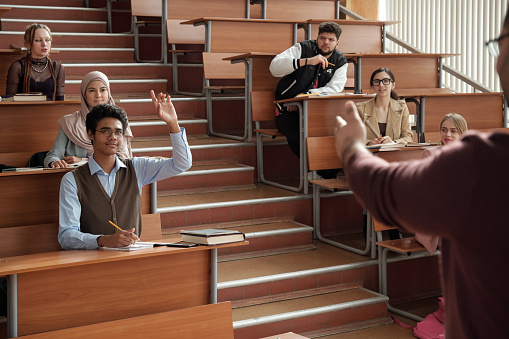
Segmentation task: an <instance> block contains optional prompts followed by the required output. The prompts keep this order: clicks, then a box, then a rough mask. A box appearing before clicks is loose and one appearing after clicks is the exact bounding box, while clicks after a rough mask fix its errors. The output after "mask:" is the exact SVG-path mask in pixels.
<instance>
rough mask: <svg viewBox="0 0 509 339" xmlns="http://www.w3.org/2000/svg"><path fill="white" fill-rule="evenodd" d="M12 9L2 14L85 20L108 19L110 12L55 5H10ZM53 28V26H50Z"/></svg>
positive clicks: (44, 18)
mask: <svg viewBox="0 0 509 339" xmlns="http://www.w3.org/2000/svg"><path fill="white" fill-rule="evenodd" d="M9 7H11V10H10V11H9V12H7V13H5V14H4V15H3V16H2V19H4V18H27V19H29V18H37V20H38V21H41V22H42V21H44V20H48V19H49V20H85V21H106V20H107V16H108V12H107V10H106V8H84V7H53V6H41V5H35V6H20V5H17V4H14V5H10V6H9ZM50 28H51V27H50Z"/></svg>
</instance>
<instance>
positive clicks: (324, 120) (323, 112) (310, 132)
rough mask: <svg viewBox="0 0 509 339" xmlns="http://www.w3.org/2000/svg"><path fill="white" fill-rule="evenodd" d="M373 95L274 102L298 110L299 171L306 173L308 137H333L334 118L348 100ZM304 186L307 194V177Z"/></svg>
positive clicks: (357, 99) (336, 95)
mask: <svg viewBox="0 0 509 339" xmlns="http://www.w3.org/2000/svg"><path fill="white" fill-rule="evenodd" d="M372 97H373V95H366V94H357V95H356V94H330V95H324V96H322V95H312V96H302V97H295V98H291V99H285V100H279V101H275V102H276V103H282V104H286V105H296V106H297V107H298V108H299V118H300V131H301V135H300V140H301V143H300V156H299V158H300V170H301V173H304V174H306V173H307V172H308V162H307V158H308V156H307V148H306V140H307V138H308V137H323V136H329V135H330V136H332V135H334V128H335V126H336V120H335V119H336V116H337V115H338V112H339V111H341V110H344V106H345V103H346V102H347V101H349V100H352V101H354V102H360V101H366V100H369V99H371V98H372ZM301 183H302V184H303V185H304V194H307V193H308V186H309V180H308V177H307V175H303V176H301Z"/></svg>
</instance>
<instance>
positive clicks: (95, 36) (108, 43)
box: [0, 19, 134, 63]
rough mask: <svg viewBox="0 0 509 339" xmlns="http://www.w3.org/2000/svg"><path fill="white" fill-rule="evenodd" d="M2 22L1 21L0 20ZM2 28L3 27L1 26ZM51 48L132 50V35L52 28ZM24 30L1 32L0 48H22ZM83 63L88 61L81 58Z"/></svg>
mask: <svg viewBox="0 0 509 339" xmlns="http://www.w3.org/2000/svg"><path fill="white" fill-rule="evenodd" d="M2 22H3V19H2ZM2 27H3V26H2ZM49 27H50V28H51V29H52V32H51V36H52V38H53V41H52V46H53V48H57V47H117V48H122V47H123V48H134V35H133V34H129V33H118V34H104V33H90V32H89V33H87V34H86V35H83V34H80V33H72V32H68V31H64V32H55V31H54V30H53V27H52V26H49ZM24 33H25V29H24V28H23V29H21V30H17V31H9V30H6V29H4V30H2V31H1V32H0V48H10V47H11V45H14V46H23V34H24ZM83 62H85V63H89V62H90V60H86V59H85V58H83Z"/></svg>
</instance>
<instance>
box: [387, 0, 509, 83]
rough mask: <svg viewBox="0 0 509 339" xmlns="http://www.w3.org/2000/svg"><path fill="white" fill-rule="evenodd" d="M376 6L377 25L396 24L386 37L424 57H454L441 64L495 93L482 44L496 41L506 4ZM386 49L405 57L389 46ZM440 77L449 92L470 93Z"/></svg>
mask: <svg viewBox="0 0 509 339" xmlns="http://www.w3.org/2000/svg"><path fill="white" fill-rule="evenodd" d="M379 4H380V7H379V19H380V20H390V21H401V23H400V24H395V25H390V26H388V29H387V31H388V32H390V33H392V34H394V35H396V36H397V37H398V38H400V39H403V40H405V41H406V42H408V43H410V44H411V45H414V46H415V47H417V48H419V49H421V50H423V51H424V52H426V53H448V54H449V53H454V54H456V53H457V54H460V55H459V56H454V57H449V58H446V59H444V64H447V65H450V66H451V67H453V68H455V69H457V70H458V71H460V72H462V73H464V74H466V75H467V76H469V77H470V78H472V79H474V80H476V81H478V82H480V83H482V84H483V85H485V86H486V87H489V88H490V89H492V90H494V91H497V92H498V91H501V87H500V81H499V79H498V75H497V73H496V69H495V64H496V60H495V58H493V57H492V56H490V55H489V54H488V50H487V48H486V46H485V42H486V41H488V40H490V39H493V38H496V37H498V36H499V34H500V30H501V28H502V23H503V20H504V17H505V13H506V10H507V5H508V4H507V0H380V3H379ZM382 18H383V19H382ZM387 49H388V50H389V51H390V52H399V53H404V52H406V50H404V49H402V48H401V47H399V46H397V45H396V44H394V43H393V42H391V41H389V42H388V43H387ZM444 74H446V75H445V76H444V84H445V85H446V86H448V87H451V89H452V90H454V91H456V92H466V93H469V92H473V88H472V87H471V86H469V85H466V84H465V83H463V82H462V81H460V80H457V79H456V78H455V77H452V76H450V75H448V74H447V73H444Z"/></svg>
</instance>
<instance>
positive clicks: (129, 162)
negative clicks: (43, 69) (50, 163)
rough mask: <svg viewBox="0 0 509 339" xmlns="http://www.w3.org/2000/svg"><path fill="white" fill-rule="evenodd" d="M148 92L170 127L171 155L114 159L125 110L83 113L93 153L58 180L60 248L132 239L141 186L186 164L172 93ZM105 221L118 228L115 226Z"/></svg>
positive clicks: (138, 216)
mask: <svg viewBox="0 0 509 339" xmlns="http://www.w3.org/2000/svg"><path fill="white" fill-rule="evenodd" d="M150 94H151V97H152V101H153V103H154V107H155V109H156V111H157V115H158V116H159V119H161V120H162V121H164V122H165V123H166V124H167V125H168V127H169V130H170V138H171V142H172V146H173V157H172V158H169V159H150V158H143V157H134V158H132V159H126V160H121V159H120V158H118V157H117V155H116V154H117V152H118V150H119V148H120V146H121V145H122V142H123V136H124V132H125V130H126V128H127V115H126V114H125V112H124V110H123V109H122V108H120V107H117V106H113V105H109V104H99V105H96V106H95V107H94V108H93V109H92V110H91V111H90V113H89V114H88V115H87V118H86V128H87V133H88V136H89V138H90V140H91V141H92V143H93V147H94V153H93V154H92V156H91V157H90V160H89V162H88V163H87V164H85V165H83V166H81V167H79V168H77V169H76V170H74V171H72V172H69V173H66V174H65V175H64V177H63V178H62V182H61V184H60V206H59V231H58V241H59V243H60V245H61V246H62V248H64V249H97V248H99V247H102V246H107V247H123V246H127V245H129V244H132V243H134V242H135V241H136V240H138V239H139V238H138V236H139V235H140V233H141V231H142V225H141V189H142V187H143V186H145V185H147V184H150V183H152V182H155V181H159V180H163V179H166V178H169V177H171V176H174V175H177V174H179V173H182V172H185V171H186V170H188V169H189V168H190V167H191V165H192V156H191V151H190V149H189V145H188V143H187V137H186V133H185V130H184V129H183V128H180V126H179V124H178V121H177V113H176V111H175V108H174V107H173V104H172V102H171V98H170V97H169V96H167V95H165V94H162V93H159V95H157V97H156V95H155V93H154V91H151V93H150ZM110 220H111V221H112V222H113V223H115V224H116V225H118V226H120V227H121V228H122V229H123V230H122V231H117V230H116V228H115V227H114V226H113V225H111V224H110V223H109V221H110Z"/></svg>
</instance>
